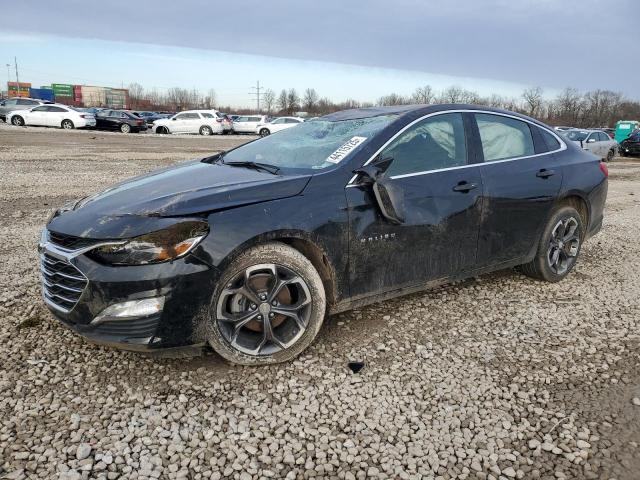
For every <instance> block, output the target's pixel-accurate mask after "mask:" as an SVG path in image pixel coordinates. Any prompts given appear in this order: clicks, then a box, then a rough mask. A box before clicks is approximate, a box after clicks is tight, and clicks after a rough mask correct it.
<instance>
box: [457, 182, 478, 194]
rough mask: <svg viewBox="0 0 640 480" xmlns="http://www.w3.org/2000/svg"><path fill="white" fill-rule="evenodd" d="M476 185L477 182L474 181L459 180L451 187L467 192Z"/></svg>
mask: <svg viewBox="0 0 640 480" xmlns="http://www.w3.org/2000/svg"><path fill="white" fill-rule="evenodd" d="M477 187H478V184H476V183H468V182H460V183H458V184H457V185H456V186H455V187H453V191H454V192H462V193H467V192H469V191H471V190H473V189H474V188H477Z"/></svg>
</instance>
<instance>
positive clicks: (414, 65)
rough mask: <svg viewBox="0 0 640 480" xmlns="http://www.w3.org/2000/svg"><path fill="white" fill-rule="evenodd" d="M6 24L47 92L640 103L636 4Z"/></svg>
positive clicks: (31, 8) (562, 1)
mask: <svg viewBox="0 0 640 480" xmlns="http://www.w3.org/2000/svg"><path fill="white" fill-rule="evenodd" d="M98 5H99V6H98ZM2 17H3V21H2V23H1V25H2V27H0V66H2V65H6V64H7V63H13V57H14V56H17V57H18V65H19V67H20V79H21V80H22V81H31V82H32V83H33V84H34V85H36V86H39V85H40V84H48V83H51V82H54V83H85V84H98V85H108V86H116V85H122V84H124V85H125V86H126V85H127V84H129V83H131V82H138V83H141V84H143V85H144V86H145V87H149V88H150V87H156V88H159V89H164V88H169V87H172V86H183V87H188V88H198V89H202V90H207V89H209V88H215V90H216V91H217V93H218V99H219V103H220V104H224V105H226V104H231V105H234V106H241V105H248V104H250V102H251V100H250V99H251V97H250V96H249V95H248V92H249V91H250V88H251V86H252V85H254V84H255V81H256V80H260V82H261V84H263V85H265V86H267V87H269V88H272V89H274V90H276V91H278V90H280V89H282V88H290V87H294V88H297V89H298V90H303V89H304V88H306V87H314V88H315V89H316V90H317V91H318V92H319V93H320V94H321V95H322V96H329V97H330V98H332V99H334V100H342V99H346V98H355V99H357V100H365V101H366V100H369V101H374V100H375V99H377V98H378V97H379V96H381V95H383V94H386V93H390V92H398V93H401V94H408V93H411V92H412V91H413V90H414V89H415V88H416V87H418V86H422V85H424V84H431V85H433V86H434V87H435V88H436V90H439V89H442V88H445V87H446V86H448V85H453V84H456V85H459V86H462V87H465V88H469V89H473V90H476V91H478V92H479V93H481V94H491V93H498V94H503V95H519V94H520V92H521V91H522V89H523V88H525V87H527V86H538V85H539V86H541V87H543V89H544V90H545V92H546V94H547V95H553V94H554V93H556V92H557V91H559V90H560V89H562V88H564V87H566V86H574V87H577V88H579V89H582V90H586V89H592V88H606V89H611V90H615V91H621V92H623V93H624V94H626V95H627V96H629V97H632V98H638V97H640V94H639V93H638V91H639V90H640V89H638V84H639V83H638V76H639V74H640V66H639V64H638V62H630V61H629V56H630V52H631V51H633V52H634V53H633V55H637V51H638V46H639V45H640V28H639V27H638V8H637V0H456V1H455V2H452V1H429V0H392V1H390V0H349V1H346V0H323V1H322V2H318V1H313V0H289V1H285V0H268V1H264V0H263V1H254V0H246V1H242V0H234V1H231V2H217V1H210V0H181V1H176V0H170V1H166V0H155V1H154V2H141V3H138V4H137V6H136V5H135V4H134V3H132V2H131V0H127V1H121V0H109V2H100V3H99V4H98V2H91V1H87V0H57V1H56V2H51V1H40V0H31V1H22V2H12V5H11V8H5V9H3V13H2ZM7 26H8V27H10V28H7ZM2 77H5V78H6V77H7V70H6V66H5V67H4V69H1V70H0V78H2ZM10 77H11V80H15V73H14V72H13V71H11V73H10Z"/></svg>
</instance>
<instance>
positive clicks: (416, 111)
mask: <svg viewBox="0 0 640 480" xmlns="http://www.w3.org/2000/svg"><path fill="white" fill-rule="evenodd" d="M448 110H470V111H474V110H480V111H483V112H493V113H501V114H503V115H509V116H511V117H519V118H522V119H523V120H526V121H528V122H531V123H535V124H537V125H540V126H542V127H544V128H550V127H549V126H548V125H545V124H544V123H542V122H539V121H538V120H536V119H535V118H531V117H527V116H526V115H522V114H519V113H517V112H511V111H508V110H502V109H500V108H493V107H487V106H485V105H471V104H464V103H443V104H436V105H393V106H385V107H369V108H354V109H352V110H342V111H340V112H335V113H330V114H329V115H325V116H323V117H320V119H322V120H328V121H332V122H336V121H340V120H355V119H361V118H370V117H377V116H380V115H398V116H399V117H405V116H411V117H414V118H419V117H421V116H424V115H427V114H429V113H437V112H446V111H448Z"/></svg>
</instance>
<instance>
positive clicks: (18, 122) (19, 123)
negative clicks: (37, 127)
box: [11, 115, 24, 127]
mask: <svg viewBox="0 0 640 480" xmlns="http://www.w3.org/2000/svg"><path fill="white" fill-rule="evenodd" d="M11 123H12V124H13V125H15V126H16V127H24V118H22V117H21V116H20V115H15V116H13V117H11Z"/></svg>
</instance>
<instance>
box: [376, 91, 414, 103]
mask: <svg viewBox="0 0 640 480" xmlns="http://www.w3.org/2000/svg"><path fill="white" fill-rule="evenodd" d="M410 103H411V99H409V98H406V97H403V96H402V95H399V94H397V93H390V94H389V95H384V96H382V97H380V98H379V99H378V105H382V106H385V105H407V104H410Z"/></svg>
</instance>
